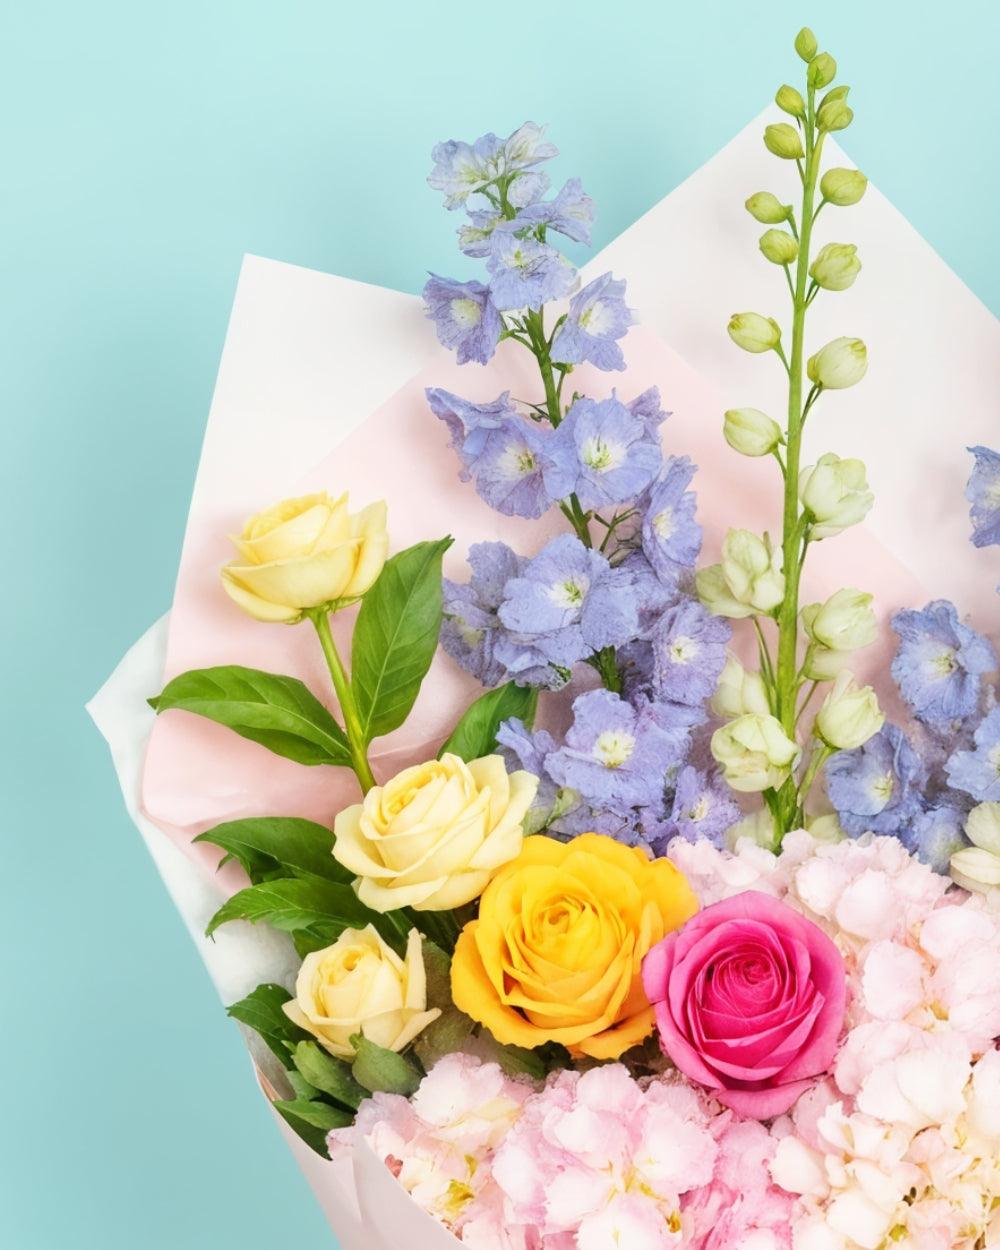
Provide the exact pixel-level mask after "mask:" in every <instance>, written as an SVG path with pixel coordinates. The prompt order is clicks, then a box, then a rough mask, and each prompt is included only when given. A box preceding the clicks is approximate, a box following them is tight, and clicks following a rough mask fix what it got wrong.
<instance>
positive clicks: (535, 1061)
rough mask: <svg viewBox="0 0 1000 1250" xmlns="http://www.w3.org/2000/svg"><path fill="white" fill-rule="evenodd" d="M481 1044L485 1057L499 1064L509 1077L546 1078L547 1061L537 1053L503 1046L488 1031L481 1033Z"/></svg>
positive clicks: (538, 1079)
mask: <svg viewBox="0 0 1000 1250" xmlns="http://www.w3.org/2000/svg"><path fill="white" fill-rule="evenodd" d="M479 1044H480V1048H481V1049H482V1050H483V1052H484V1057H485V1058H486V1059H489V1060H492V1061H493V1062H494V1063H498V1064H499V1065H500V1067H501V1068H502V1069H503V1071H504V1072H505V1073H506V1074H507V1075H508V1076H530V1077H532V1078H533V1079H534V1080H536V1081H541V1080H543V1079H544V1078H545V1073H546V1071H547V1068H546V1064H545V1060H544V1058H543V1057H542V1056H541V1055H539V1054H538V1053H537V1052H536V1051H534V1050H526V1049H525V1048H524V1047H523V1046H501V1045H500V1043H499V1042H498V1041H497V1040H496V1038H495V1037H494V1036H493V1034H492V1033H490V1032H489V1031H488V1030H487V1029H483V1030H482V1031H481V1032H480V1034H479Z"/></svg>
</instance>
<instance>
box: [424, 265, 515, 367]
mask: <svg viewBox="0 0 1000 1250" xmlns="http://www.w3.org/2000/svg"><path fill="white" fill-rule="evenodd" d="M424 302H425V304H426V305H427V316H428V317H430V318H431V319H432V320H433V322H434V328H435V329H436V330H437V336H438V340H439V341H440V342H441V344H442V346H444V347H447V348H450V349H451V350H452V351H453V352H455V354H456V356H457V359H458V363H459V364H460V365H464V364H467V363H468V362H469V361H470V360H475V361H477V362H478V363H479V364H481V365H485V364H486V362H487V361H488V360H490V359H491V358H492V356H493V353H494V352H495V351H496V349H497V343H499V342H500V333H501V330H502V329H503V327H502V326H501V324H500V314H499V312H498V311H497V305H496V304H495V303H494V301H493V299H492V298H491V297H490V291H489V288H488V287H485V286H483V284H482V283H481V282H458V281H456V280H455V279H454V278H441V277H439V276H438V275H437V274H431V276H430V278H429V279H428V281H427V283H426V285H425V286H424Z"/></svg>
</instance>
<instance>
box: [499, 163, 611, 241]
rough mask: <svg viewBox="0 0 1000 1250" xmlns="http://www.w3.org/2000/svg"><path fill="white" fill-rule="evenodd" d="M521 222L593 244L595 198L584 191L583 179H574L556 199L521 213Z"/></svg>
mask: <svg viewBox="0 0 1000 1250" xmlns="http://www.w3.org/2000/svg"><path fill="white" fill-rule="evenodd" d="M519 181H520V179H519V180H518V182H519ZM517 185H518V183H517V182H515V183H514V187H512V188H511V189H512V190H514V189H515V188H516V187H517ZM512 202H513V201H512ZM517 223H518V225H519V226H524V225H532V226H545V227H546V228H547V229H549V230H556V231H558V232H559V234H564V235H565V236H566V238H567V239H573V241H574V242H576V243H586V244H587V246H588V247H589V246H590V227H591V226H592V225H593V224H594V201H593V200H592V199H591V198H590V196H589V195H587V194H586V193H585V192H584V190H583V184H582V183H581V182H580V179H579V178H570V180H569V182H567V183H566V185H565V186H564V187H563V189H562V190H561V191H560V192H559V194H558V195H557V196H556V197H555V198H554V199H551V200H544V201H541V202H538V201H536V202H534V203H532V204H530V205H528V206H527V207H526V208H524V209H523V211H522V212H520V213H518V215H517Z"/></svg>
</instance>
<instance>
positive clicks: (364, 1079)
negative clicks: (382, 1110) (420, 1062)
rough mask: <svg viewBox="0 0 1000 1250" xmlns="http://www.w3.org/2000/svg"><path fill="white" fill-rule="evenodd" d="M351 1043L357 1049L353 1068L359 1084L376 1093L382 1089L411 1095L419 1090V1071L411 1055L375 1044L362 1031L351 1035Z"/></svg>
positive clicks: (382, 1090)
mask: <svg viewBox="0 0 1000 1250" xmlns="http://www.w3.org/2000/svg"><path fill="white" fill-rule="evenodd" d="M351 1045H352V1046H354V1047H356V1049H357V1052H358V1053H357V1054H356V1055H355V1057H354V1064H353V1066H352V1068H351V1072H352V1073H353V1075H354V1079H355V1080H356V1081H357V1082H358V1084H359V1085H361V1086H363V1087H364V1088H365V1089H367V1090H370V1091H371V1092H372V1093H373V1094H374V1093H378V1092H380V1091H381V1092H383V1093H386V1094H403V1095H404V1097H407V1098H409V1096H410V1095H411V1094H413V1093H415V1092H416V1089H417V1086H418V1085H419V1084H420V1072H419V1070H418V1069H417V1067H416V1065H415V1064H413V1063H411V1062H410V1060H409V1059H406V1058H404V1056H403V1055H397V1054H396V1052H395V1051H392V1050H386V1049H385V1048H384V1047H383V1046H376V1045H375V1043H374V1042H370V1041H369V1040H368V1039H367V1038H366V1037H362V1036H361V1035H360V1034H358V1035H357V1036H356V1037H352V1038H351Z"/></svg>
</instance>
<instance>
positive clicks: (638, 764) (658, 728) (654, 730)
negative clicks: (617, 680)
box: [546, 690, 689, 808]
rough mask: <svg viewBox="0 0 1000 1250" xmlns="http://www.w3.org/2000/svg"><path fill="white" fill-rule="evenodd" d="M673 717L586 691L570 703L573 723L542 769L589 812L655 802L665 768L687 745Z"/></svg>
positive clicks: (682, 727) (610, 695) (659, 797)
mask: <svg viewBox="0 0 1000 1250" xmlns="http://www.w3.org/2000/svg"><path fill="white" fill-rule="evenodd" d="M679 719H680V720H681V723H680V724H671V723H670V722H669V720H668V719H667V718H666V717H665V716H663V714H662V712H658V711H656V710H655V709H654V708H653V705H651V704H648V703H642V704H640V705H639V706H638V707H633V706H632V705H631V704H630V703H627V702H626V701H625V700H624V699H622V698H621V697H620V696H619V695H617V694H613V693H612V692H611V691H610V690H590V691H588V692H587V693H586V694H582V695H580V696H579V697H578V698H577V699H576V700H575V701H574V703H573V724H572V725H571V726H570V728H569V729H568V730H567V732H566V739H565V742H564V744H563V745H562V746H561V747H560V748H559V749H558V750H557V751H555V752H554V753H553V754H552V755H550V756H549V757H548V759H547V761H546V766H547V768H548V771H549V773H550V774H551V775H552V776H553V777H554V778H555V780H556V781H557V782H559V784H560V785H563V786H571V787H572V788H573V789H574V790H576V791H578V792H579V793H580V794H581V795H582V796H583V798H584V799H585V800H586V801H587V802H588V803H589V804H590V805H591V806H592V807H594V808H603V807H606V806H607V805H609V804H610V805H611V806H612V807H613V808H621V807H639V806H643V805H645V804H649V803H655V802H657V801H661V800H662V798H663V787H664V777H665V775H666V772H667V769H668V768H669V767H671V766H672V765H675V764H676V763H677V762H678V760H679V758H680V757H681V756H682V754H683V752H684V749H685V748H686V746H687V742H688V734H689V727H688V725H687V724H685V723H683V718H679Z"/></svg>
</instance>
